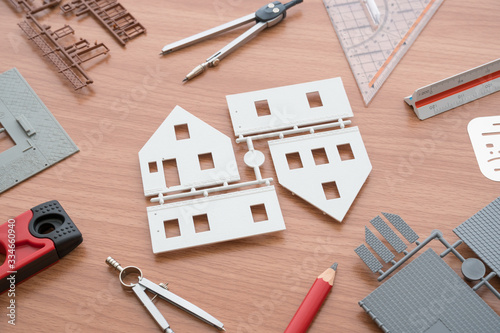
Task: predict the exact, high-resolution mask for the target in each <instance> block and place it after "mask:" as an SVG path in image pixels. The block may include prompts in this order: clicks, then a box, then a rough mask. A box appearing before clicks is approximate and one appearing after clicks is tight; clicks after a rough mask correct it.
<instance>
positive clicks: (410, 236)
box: [382, 213, 418, 244]
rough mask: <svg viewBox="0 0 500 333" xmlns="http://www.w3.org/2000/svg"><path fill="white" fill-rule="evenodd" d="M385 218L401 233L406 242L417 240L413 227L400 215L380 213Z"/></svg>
mask: <svg viewBox="0 0 500 333" xmlns="http://www.w3.org/2000/svg"><path fill="white" fill-rule="evenodd" d="M382 215H384V216H385V218H386V219H387V220H388V221H389V222H391V224H392V225H393V226H394V227H395V228H396V229H397V230H398V231H399V232H400V233H401V235H403V237H404V238H406V240H407V241H408V242H410V244H411V243H414V242H416V241H417V240H418V235H417V234H416V233H415V231H413V229H412V228H411V227H410V226H409V225H408V224H407V223H406V222H405V221H404V220H403V219H402V218H401V216H399V215H396V214H390V213H382Z"/></svg>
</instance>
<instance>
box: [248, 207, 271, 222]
mask: <svg viewBox="0 0 500 333" xmlns="http://www.w3.org/2000/svg"><path fill="white" fill-rule="evenodd" d="M250 210H251V211H252V216H253V221H254V222H264V221H267V220H268V218H267V212H266V205H264V204H260V205H253V206H250Z"/></svg>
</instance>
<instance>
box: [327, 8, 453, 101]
mask: <svg viewBox="0 0 500 333" xmlns="http://www.w3.org/2000/svg"><path fill="white" fill-rule="evenodd" d="M443 1H444V0H323V2H324V4H325V7H326V10H327V12H328V15H329V16H330V19H331V20H332V24H333V27H334V28H335V31H336V32H337V36H338V38H339V41H340V44H341V45H342V48H343V49H344V53H345V55H346V57H347V60H348V61H349V65H350V66H351V70H352V72H353V75H354V78H355V79H356V82H357V83H358V86H359V89H360V91H361V95H362V96H363V100H364V102H365V104H366V105H368V103H370V101H371V100H372V98H373V97H374V96H375V94H376V93H377V91H378V90H379V89H380V87H381V86H382V84H384V82H385V80H386V79H387V78H388V77H389V75H390V74H391V72H392V70H393V69H394V68H395V67H396V65H397V64H398V63H399V61H400V60H401V59H402V58H403V56H404V55H405V53H406V51H408V49H409V48H410V46H411V45H412V44H413V42H414V41H415V40H416V39H417V37H418V35H419V34H420V32H421V31H422V29H423V28H424V27H425V25H426V24H427V22H429V20H430V19H431V17H432V16H433V15H434V13H435V12H436V10H437V9H438V8H439V6H440V5H441V3H442V2H443Z"/></svg>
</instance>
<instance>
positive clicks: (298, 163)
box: [286, 153, 304, 170]
mask: <svg viewBox="0 0 500 333" xmlns="http://www.w3.org/2000/svg"><path fill="white" fill-rule="evenodd" d="M286 161H287V162H288V169H290V170H293V169H301V168H303V167H304V166H303V165H302V160H301V159H300V154H299V153H288V154H286Z"/></svg>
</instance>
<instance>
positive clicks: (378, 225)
mask: <svg viewBox="0 0 500 333" xmlns="http://www.w3.org/2000/svg"><path fill="white" fill-rule="evenodd" d="M403 222H404V221H403ZM370 223H371V224H372V225H373V226H374V227H375V229H377V231H378V232H380V234H381V235H382V236H383V237H384V238H385V239H386V240H387V241H388V242H389V244H391V246H392V247H393V248H394V250H396V252H397V253H401V252H403V251H404V250H406V244H405V243H403V241H402V240H401V238H399V237H398V236H397V235H396V233H395V232H394V231H392V229H391V228H390V227H389V226H388V225H387V223H385V221H384V220H382V218H381V217H380V216H377V217H375V218H374V219H372V220H371V221H370Z"/></svg>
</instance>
